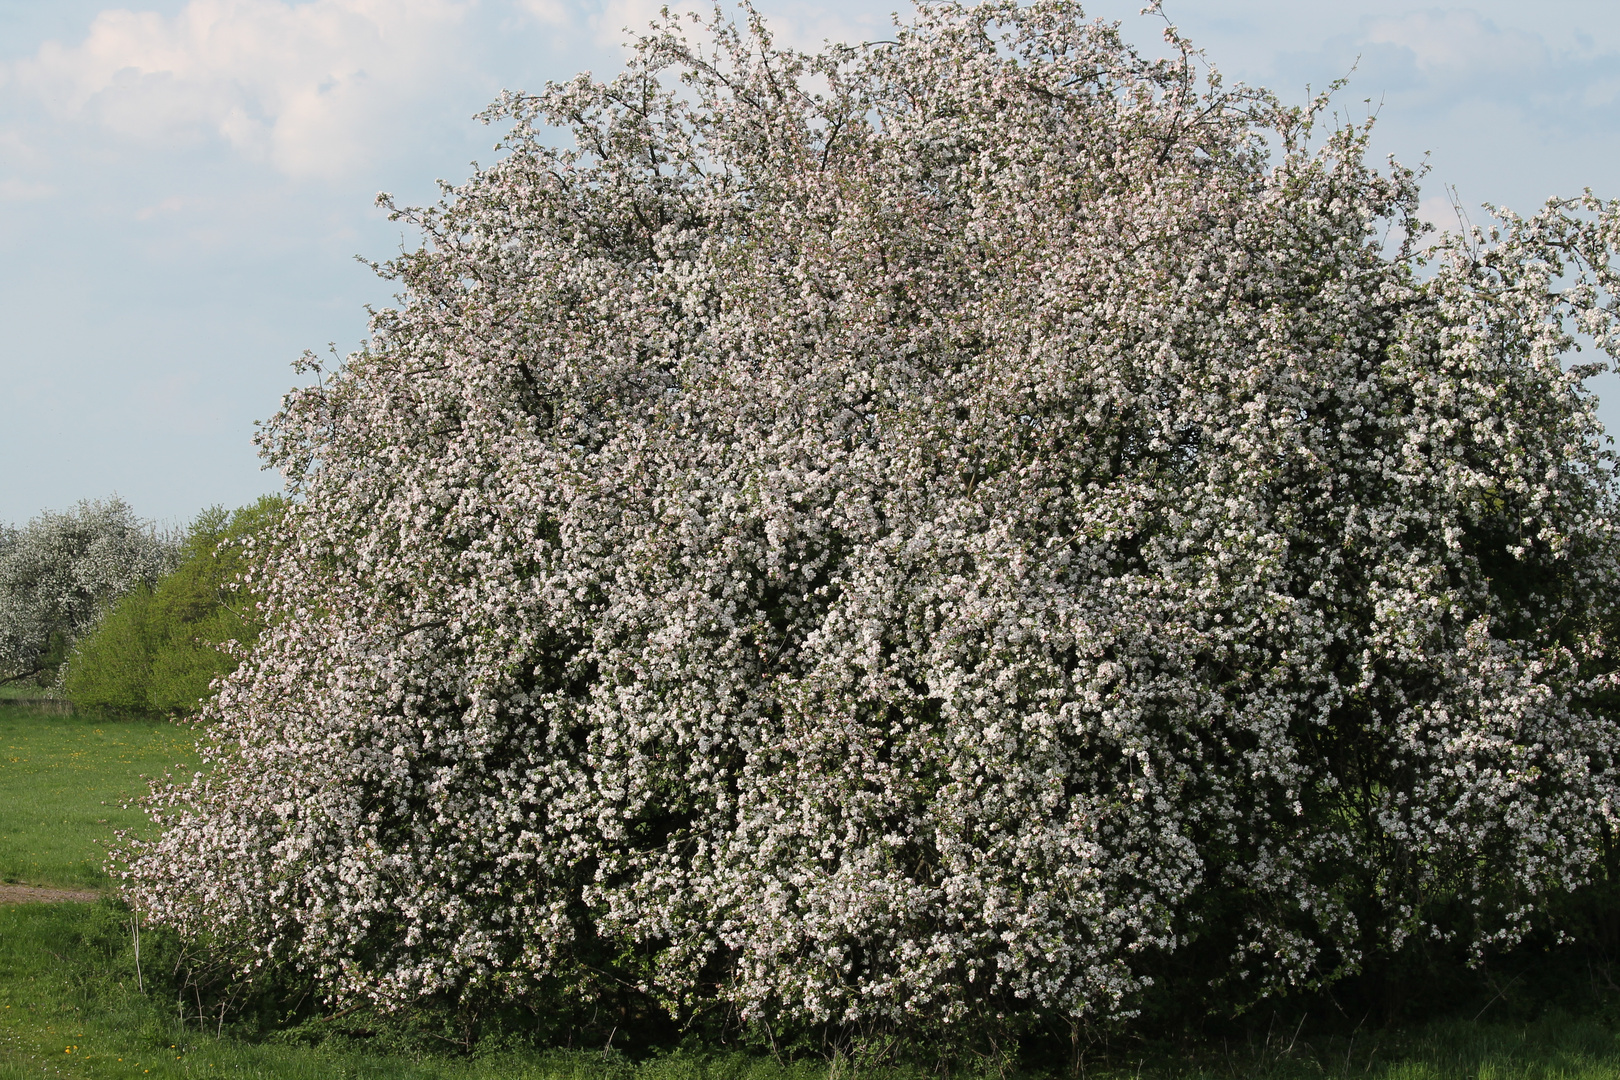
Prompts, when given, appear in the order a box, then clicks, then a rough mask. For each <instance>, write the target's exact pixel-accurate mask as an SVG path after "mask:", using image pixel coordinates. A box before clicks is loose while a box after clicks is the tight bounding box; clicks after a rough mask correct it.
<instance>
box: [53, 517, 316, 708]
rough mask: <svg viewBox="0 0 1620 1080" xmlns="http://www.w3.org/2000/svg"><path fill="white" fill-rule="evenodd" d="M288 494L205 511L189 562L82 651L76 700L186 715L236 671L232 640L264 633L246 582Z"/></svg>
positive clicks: (76, 656)
mask: <svg viewBox="0 0 1620 1080" xmlns="http://www.w3.org/2000/svg"><path fill="white" fill-rule="evenodd" d="M284 505H285V500H283V499H282V498H281V497H280V496H274V495H267V496H265V497H264V498H261V499H260V500H259V501H258V502H255V503H253V504H252V505H250V506H245V507H242V508H240V509H238V510H236V511H234V512H227V511H226V510H225V509H224V508H223V507H213V508H211V509H209V510H206V511H204V512H203V513H202V514H201V515H200V516H199V517H198V518H197V520H196V522H195V523H193V525H192V526H191V529H190V531H189V533H188V534H187V536H186V539H185V542H184V543H183V545H182V547H181V552H180V563H179V565H178V566H177V567H176V568H175V569H174V571H173V572H172V573H170V574H168V575H167V576H166V577H163V578H161V579H159V581H158V582H157V584H156V585H153V586H145V585H143V586H140V587H139V588H137V589H135V590H134V591H132V592H130V593H128V594H126V595H125V596H124V597H123V598H122V599H120V600H119V601H118V603H117V604H116V605H115V606H114V607H113V609H112V610H111V611H109V612H108V614H107V616H106V618H104V619H103V620H102V621H101V623H100V625H99V626H97V628H96V630H95V631H94V632H93V633H92V634H90V635H89V636H88V637H86V638H84V639H83V640H82V641H80V642H79V643H78V645H77V646H76V647H75V648H74V650H73V652H72V654H71V656H70V657H69V659H68V666H67V672H66V674H65V676H64V679H63V685H64V689H65V690H66V692H67V696H68V698H69V699H70V700H71V701H72V702H73V704H74V705H75V706H76V707H79V708H88V709H102V710H106V711H110V712H120V713H153V712H161V713H185V712H191V711H193V710H195V709H196V707H197V704H198V702H199V701H201V700H202V699H203V698H205V697H207V695H208V692H209V686H210V684H211V683H212V682H213V680H214V679H216V678H218V677H219V676H221V675H224V674H226V673H228V672H229V671H231V670H232V669H234V668H235V666H236V662H237V658H236V656H235V655H233V653H232V651H231V650H230V648H229V647H228V646H227V644H226V643H228V642H232V641H234V642H236V643H237V645H238V646H240V647H243V648H245V647H248V646H251V645H252V644H253V642H254V641H255V640H256V639H257V638H258V634H259V628H260V624H259V621H258V614H257V595H256V593H255V592H254V591H253V590H252V589H251V588H248V587H244V586H243V585H242V584H241V583H240V579H241V578H242V576H243V574H244V572H245V571H247V570H248V569H249V567H250V565H251V560H252V559H253V558H254V556H253V550H254V545H253V544H252V543H251V541H253V540H254V539H256V538H262V537H265V536H267V534H268V529H269V527H270V526H271V525H272V524H273V523H274V521H275V520H276V518H277V517H278V516H279V515H280V513H281V510H282V508H283V507H284Z"/></svg>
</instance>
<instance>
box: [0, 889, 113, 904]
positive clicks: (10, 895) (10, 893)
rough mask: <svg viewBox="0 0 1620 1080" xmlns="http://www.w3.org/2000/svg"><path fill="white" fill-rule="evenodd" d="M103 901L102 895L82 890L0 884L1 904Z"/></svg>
mask: <svg viewBox="0 0 1620 1080" xmlns="http://www.w3.org/2000/svg"><path fill="white" fill-rule="evenodd" d="M99 899H101V894H100V893H94V892H85V891H83V890H82V889H51V888H46V887H45V886H43V885H5V884H0V904H61V903H66V902H69V901H74V902H78V903H89V902H90V901H92V900H99Z"/></svg>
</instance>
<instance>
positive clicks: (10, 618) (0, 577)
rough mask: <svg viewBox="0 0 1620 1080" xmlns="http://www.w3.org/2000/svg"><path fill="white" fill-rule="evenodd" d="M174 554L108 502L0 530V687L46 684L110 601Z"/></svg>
mask: <svg viewBox="0 0 1620 1080" xmlns="http://www.w3.org/2000/svg"><path fill="white" fill-rule="evenodd" d="M178 549H179V542H178V539H177V538H176V537H174V536H170V535H166V534H163V533H160V532H159V531H157V530H156V529H154V528H153V527H152V526H151V525H150V524H149V523H147V522H144V521H141V520H140V519H139V518H137V517H136V516H135V513H134V511H133V510H131V509H130V507H129V505H128V504H127V503H125V502H124V501H123V500H122V499H119V498H118V497H116V496H114V497H113V498H111V499H107V500H105V501H85V502H81V503H79V504H78V505H77V506H75V507H74V508H73V509H71V510H65V511H60V512H55V511H50V510H47V511H45V512H44V513H42V514H40V515H39V516H38V517H36V518H34V519H33V520H32V521H30V522H29V523H28V524H27V525H24V526H22V527H21V528H17V527H13V526H8V525H3V524H0V682H23V681H28V680H33V681H36V682H37V681H40V680H42V679H43V680H46V681H49V680H50V679H51V678H53V677H54V676H55V673H56V669H57V668H58V666H60V664H61V663H62V661H63V659H64V658H65V657H66V655H67V650H68V648H69V647H70V646H71V645H72V644H73V643H74V642H75V641H77V640H78V639H79V638H80V637H82V636H83V635H84V634H86V633H87V632H88V631H90V630H91V629H92V628H93V627H94V626H95V625H96V623H97V622H98V621H99V620H100V619H101V617H102V615H104V614H105V613H106V611H107V608H108V607H110V606H111V605H112V603H113V601H115V600H117V599H118V598H119V597H120V596H123V595H124V594H125V593H127V592H129V591H130V590H132V589H134V588H135V587H136V586H138V585H142V584H147V585H150V584H151V583H152V582H153V581H155V580H157V578H158V577H159V576H161V575H162V574H163V573H165V572H167V571H168V570H170V569H172V568H173V566H174V562H175V557H176V554H177V552H178Z"/></svg>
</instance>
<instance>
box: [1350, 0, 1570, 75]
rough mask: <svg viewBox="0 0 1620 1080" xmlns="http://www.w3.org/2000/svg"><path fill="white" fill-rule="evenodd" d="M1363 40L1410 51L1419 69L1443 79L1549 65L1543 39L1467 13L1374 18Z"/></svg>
mask: <svg viewBox="0 0 1620 1080" xmlns="http://www.w3.org/2000/svg"><path fill="white" fill-rule="evenodd" d="M1363 38H1364V40H1366V41H1368V42H1371V43H1373V44H1376V45H1393V46H1397V47H1400V48H1404V49H1407V50H1409V51H1410V52H1411V54H1412V58H1413V60H1414V61H1415V62H1416V64H1417V67H1418V70H1419V71H1422V72H1423V73H1425V74H1427V75H1432V76H1437V77H1441V78H1448V77H1449V78H1457V77H1459V76H1461V77H1470V76H1487V77H1502V76H1504V75H1510V74H1511V75H1520V74H1522V73H1524V72H1527V71H1532V70H1537V69H1540V68H1542V67H1544V66H1545V65H1546V64H1547V61H1548V55H1547V46H1546V43H1545V42H1544V41H1543V40H1542V39H1541V38H1539V37H1537V36H1536V35H1534V34H1529V33H1526V32H1525V31H1522V30H1512V29H1508V30H1503V29H1501V28H1499V27H1498V26H1497V25H1496V24H1495V23H1493V22H1491V21H1490V20H1489V19H1485V18H1482V17H1481V16H1480V15H1479V14H1478V13H1477V12H1474V11H1467V10H1461V11H1459V10H1447V11H1419V12H1413V13H1411V14H1407V15H1401V16H1398V17H1383V18H1374V19H1370V20H1368V21H1367V23H1366V29H1365V32H1364V34H1363Z"/></svg>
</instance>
